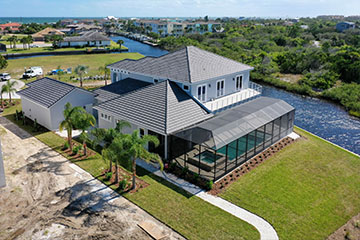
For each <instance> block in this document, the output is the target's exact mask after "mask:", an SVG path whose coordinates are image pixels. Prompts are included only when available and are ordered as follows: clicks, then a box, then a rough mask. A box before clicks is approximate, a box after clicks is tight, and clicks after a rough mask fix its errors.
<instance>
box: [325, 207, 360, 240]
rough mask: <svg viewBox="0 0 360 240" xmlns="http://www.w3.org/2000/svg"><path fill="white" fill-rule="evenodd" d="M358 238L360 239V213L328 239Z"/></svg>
mask: <svg viewBox="0 0 360 240" xmlns="http://www.w3.org/2000/svg"><path fill="white" fill-rule="evenodd" d="M338 239H344V240H358V239H360V213H359V214H358V215H356V216H354V217H353V218H351V219H350V220H349V221H348V222H347V223H346V224H345V225H343V226H342V227H340V228H339V229H338V230H336V231H335V232H334V233H333V234H331V235H330V236H329V237H328V238H327V240H338Z"/></svg>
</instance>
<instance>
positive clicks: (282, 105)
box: [174, 97, 294, 149]
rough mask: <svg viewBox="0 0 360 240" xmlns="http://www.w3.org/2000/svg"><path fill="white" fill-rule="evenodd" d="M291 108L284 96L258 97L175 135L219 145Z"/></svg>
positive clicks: (215, 147) (208, 144)
mask: <svg viewBox="0 0 360 240" xmlns="http://www.w3.org/2000/svg"><path fill="white" fill-rule="evenodd" d="M293 110H294V108H293V107H292V106H291V105H289V104H288V103H286V102H284V101H283V100H280V99H275V98H269V97H260V98H257V99H255V100H252V101H250V102H247V103H244V104H242V105H240V106H238V107H235V108H231V109H228V110H226V111H224V112H222V113H220V114H218V115H216V116H214V117H213V118H210V119H208V120H206V121H204V122H202V123H199V124H197V125H195V126H193V127H190V128H187V129H185V130H183V131H180V132H177V133H176V134H174V135H175V136H176V137H179V138H182V139H185V140H187V141H191V142H193V143H196V144H202V145H205V146H207V147H210V148H213V149H219V148H221V147H223V146H225V145H227V144H229V143H231V142H232V141H234V140H236V139H238V138H240V137H242V136H245V135H246V134H248V133H250V132H252V131H254V130H255V129H257V128H259V127H261V126H263V125H265V124H267V123H270V122H271V121H273V120H275V119H277V118H279V117H281V116H283V115H285V114H287V113H288V112H291V111H293Z"/></svg>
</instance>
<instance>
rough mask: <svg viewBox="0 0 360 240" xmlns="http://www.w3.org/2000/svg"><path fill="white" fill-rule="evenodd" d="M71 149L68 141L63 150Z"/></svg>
mask: <svg viewBox="0 0 360 240" xmlns="http://www.w3.org/2000/svg"><path fill="white" fill-rule="evenodd" d="M69 147H70V145H69V142H68V141H66V142H65V143H64V146H63V150H66V149H69Z"/></svg>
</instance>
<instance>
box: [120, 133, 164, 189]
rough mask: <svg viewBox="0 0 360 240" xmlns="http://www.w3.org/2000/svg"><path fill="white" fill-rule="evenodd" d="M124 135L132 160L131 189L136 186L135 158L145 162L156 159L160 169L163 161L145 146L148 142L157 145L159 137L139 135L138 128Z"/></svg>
mask: <svg viewBox="0 0 360 240" xmlns="http://www.w3.org/2000/svg"><path fill="white" fill-rule="evenodd" d="M128 136H129V137H126V139H127V141H129V142H128V144H129V150H128V151H129V154H130V158H131V160H132V172H133V177H132V189H135V188H136V159H138V158H140V159H143V160H145V161H146V162H150V161H151V160H154V161H157V162H158V163H159V164H160V169H161V171H162V170H163V167H164V165H163V162H162V160H161V158H160V156H159V155H158V154H155V153H150V152H149V151H148V150H146V146H147V144H148V143H153V144H154V145H155V146H158V145H159V139H158V138H157V137H155V136H152V135H144V136H142V137H141V136H140V134H139V130H135V131H134V132H133V133H132V134H131V135H128Z"/></svg>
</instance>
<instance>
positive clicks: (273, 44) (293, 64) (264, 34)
mask: <svg viewBox="0 0 360 240" xmlns="http://www.w3.org/2000/svg"><path fill="white" fill-rule="evenodd" d="M223 24H224V25H223V27H224V29H225V32H223V33H207V34H203V35H200V36H197V35H194V34H186V35H185V36H182V37H166V38H162V39H161V40H160V43H159V44H160V46H161V47H162V48H165V49H167V50H175V49H178V48H180V47H182V46H186V45H194V46H198V47H200V48H203V49H205V50H208V51H212V52H214V53H217V54H220V55H223V56H225V57H228V58H231V59H234V60H237V61H240V62H243V63H246V64H249V65H251V66H253V67H254V68H255V70H254V71H253V72H252V77H253V79H254V78H255V79H257V80H260V81H266V82H268V83H270V82H273V83H275V82H276V85H277V86H278V85H281V86H282V85H284V84H282V83H280V82H278V81H275V79H276V78H277V74H276V73H278V72H280V73H288V74H301V75H303V78H302V79H301V81H299V82H297V83H294V84H293V85H294V86H288V87H285V88H286V89H292V90H294V91H297V90H298V91H299V92H301V93H302V94H303V93H304V92H306V93H309V94H311V95H316V92H319V91H320V92H322V91H324V90H326V89H330V88H333V87H336V86H337V85H336V84H335V83H336V82H337V80H340V81H342V82H345V83H358V84H360V30H358V29H356V30H350V31H345V32H343V33H339V32H336V30H335V25H336V22H335V21H325V20H319V19H310V18H304V19H301V21H300V22H299V23H295V24H292V25H291V24H290V25H291V26H286V24H288V23H285V21H282V20H270V19H262V20H246V21H239V20H235V19H232V20H230V21H227V22H224V23H223ZM271 78H272V79H273V80H271ZM285 84H288V83H285ZM324 94H325V93H324ZM349 94H353V92H350V93H349ZM318 95H319V94H318ZM341 97H342V96H340V98H341ZM331 99H333V100H335V101H337V102H340V103H341V104H343V102H344V101H340V100H339V98H331ZM354 99H356V97H355V98H352V100H354ZM354 101H355V100H354ZM357 101H358V102H359V100H357ZM343 105H344V104H343ZM344 106H345V105H344ZM347 106H355V105H354V104H352V105H349V104H347ZM348 108H349V109H350V108H351V107H348Z"/></svg>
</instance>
